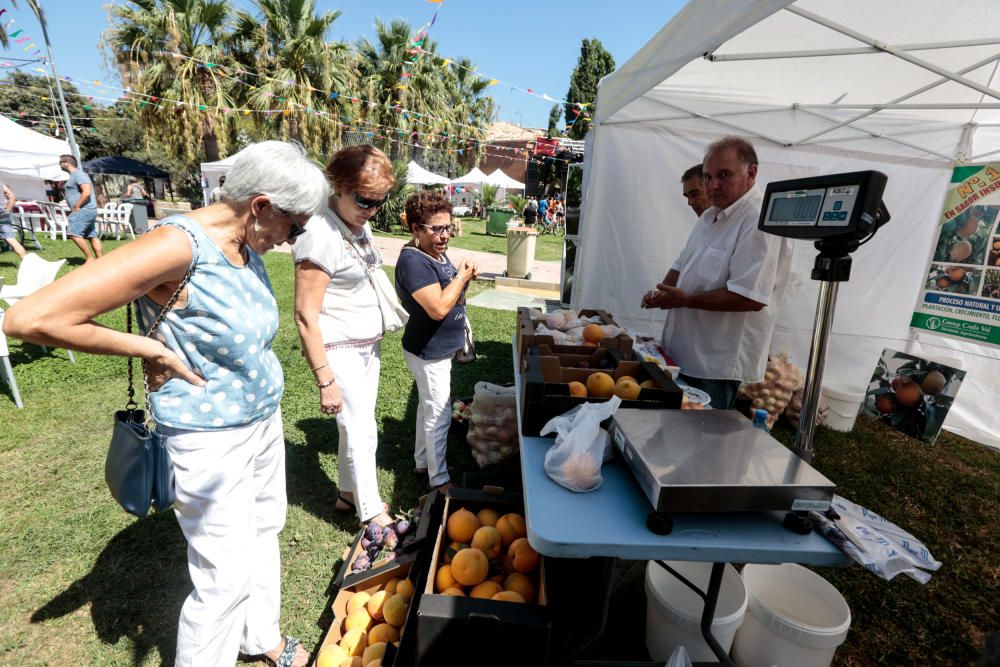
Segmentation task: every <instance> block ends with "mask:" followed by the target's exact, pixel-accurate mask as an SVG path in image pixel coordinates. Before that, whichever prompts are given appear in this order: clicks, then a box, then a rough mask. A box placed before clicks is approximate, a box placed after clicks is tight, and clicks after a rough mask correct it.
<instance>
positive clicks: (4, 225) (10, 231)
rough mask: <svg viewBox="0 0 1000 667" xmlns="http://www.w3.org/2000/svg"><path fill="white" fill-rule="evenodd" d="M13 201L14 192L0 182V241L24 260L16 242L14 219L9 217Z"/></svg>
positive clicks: (19, 246) (22, 249) (19, 245)
mask: <svg viewBox="0 0 1000 667" xmlns="http://www.w3.org/2000/svg"><path fill="white" fill-rule="evenodd" d="M15 201H16V199H15V197H14V191H13V190H11V189H10V187H9V186H8V185H7V184H6V183H4V182H2V181H0V239H3V240H4V241H6V242H7V245H9V246H10V249H11V250H13V251H14V254H15V255H17V256H18V257H20V258H21V259H24V246H23V245H21V244H20V243H18V242H17V234H16V232H15V231H14V218H13V217H11V213H12V212H13V210H14V202H15Z"/></svg>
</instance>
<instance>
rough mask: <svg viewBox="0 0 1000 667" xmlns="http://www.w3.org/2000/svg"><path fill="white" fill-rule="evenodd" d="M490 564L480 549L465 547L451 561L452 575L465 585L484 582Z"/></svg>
mask: <svg viewBox="0 0 1000 667" xmlns="http://www.w3.org/2000/svg"><path fill="white" fill-rule="evenodd" d="M489 570H490V564H489V561H488V560H487V559H486V555H485V554H483V552H482V551H480V550H479V549H463V550H461V551H459V552H458V553H457V554H455V558H454V560H452V561H451V576H453V577H454V578H455V581H457V582H458V583H460V584H462V585H463V586H475V585H476V584H480V583H482V582H483V581H484V580H485V579H486V575H487V574H489Z"/></svg>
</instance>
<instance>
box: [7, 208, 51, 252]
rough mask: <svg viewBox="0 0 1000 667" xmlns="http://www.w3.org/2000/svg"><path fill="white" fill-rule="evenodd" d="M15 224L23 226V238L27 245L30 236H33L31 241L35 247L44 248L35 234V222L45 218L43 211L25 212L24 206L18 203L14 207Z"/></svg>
mask: <svg viewBox="0 0 1000 667" xmlns="http://www.w3.org/2000/svg"><path fill="white" fill-rule="evenodd" d="M12 217H13V218H14V224H15V225H17V226H18V227H20V228H21V238H22V241H23V242H24V243H25V245H27V242H28V238H29V237H30V238H31V241H30V242H31V243H34V244H35V248H37V249H38V250H41V249H42V244H41V243H39V242H38V238H37V237H36V236H35V222H36V221H41V220H44V219H45V216H43V215H42V214H41V213H25V212H24V207H23V206H21V205H17V206H15V207H14V213H13V216H12Z"/></svg>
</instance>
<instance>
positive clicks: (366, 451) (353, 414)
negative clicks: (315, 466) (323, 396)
mask: <svg viewBox="0 0 1000 667" xmlns="http://www.w3.org/2000/svg"><path fill="white" fill-rule="evenodd" d="M326 359H327V362H328V363H329V364H330V368H331V370H333V377H334V379H336V381H337V386H338V387H339V388H340V394H341V396H342V397H343V399H344V404H343V408H342V409H341V411H340V412H339V413H338V414H337V430H338V431H339V433H340V444H339V445H338V447H337V460H338V472H337V478H338V480H337V486H338V488H339V489H340V491H341V493H343V492H345V491H347V492H350V493H353V494H354V504H355V505H356V506H357V508H358V519H360V520H361V521H367V520H368V519H370V518H372V517H373V516H375V515H377V514H380V513H381V512H382V497H381V496H380V495H379V491H378V479H377V478H376V475H375V451H376V450H377V449H378V424H377V423H376V421H375V403H376V401H377V400H378V379H379V370H380V369H381V367H382V361H381V350H380V344H379V343H378V342H376V343H372V344H370V345H366V346H351V347H335V348H332V349H329V350H327V351H326Z"/></svg>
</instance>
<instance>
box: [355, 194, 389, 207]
mask: <svg viewBox="0 0 1000 667" xmlns="http://www.w3.org/2000/svg"><path fill="white" fill-rule="evenodd" d="M351 198H352V199H354V203H355V204H357V205H358V208H360V209H361V210H362V211H367V210H368V209H370V208H378V207H379V206H381V205H382V204H384V203H385V202H386V200H387V199H389V196H388V195H386V196H385V197H382V198H381V199H369V198H368V197H362V196H361V195H359V194H358V193H357V192H354V191H351Z"/></svg>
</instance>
